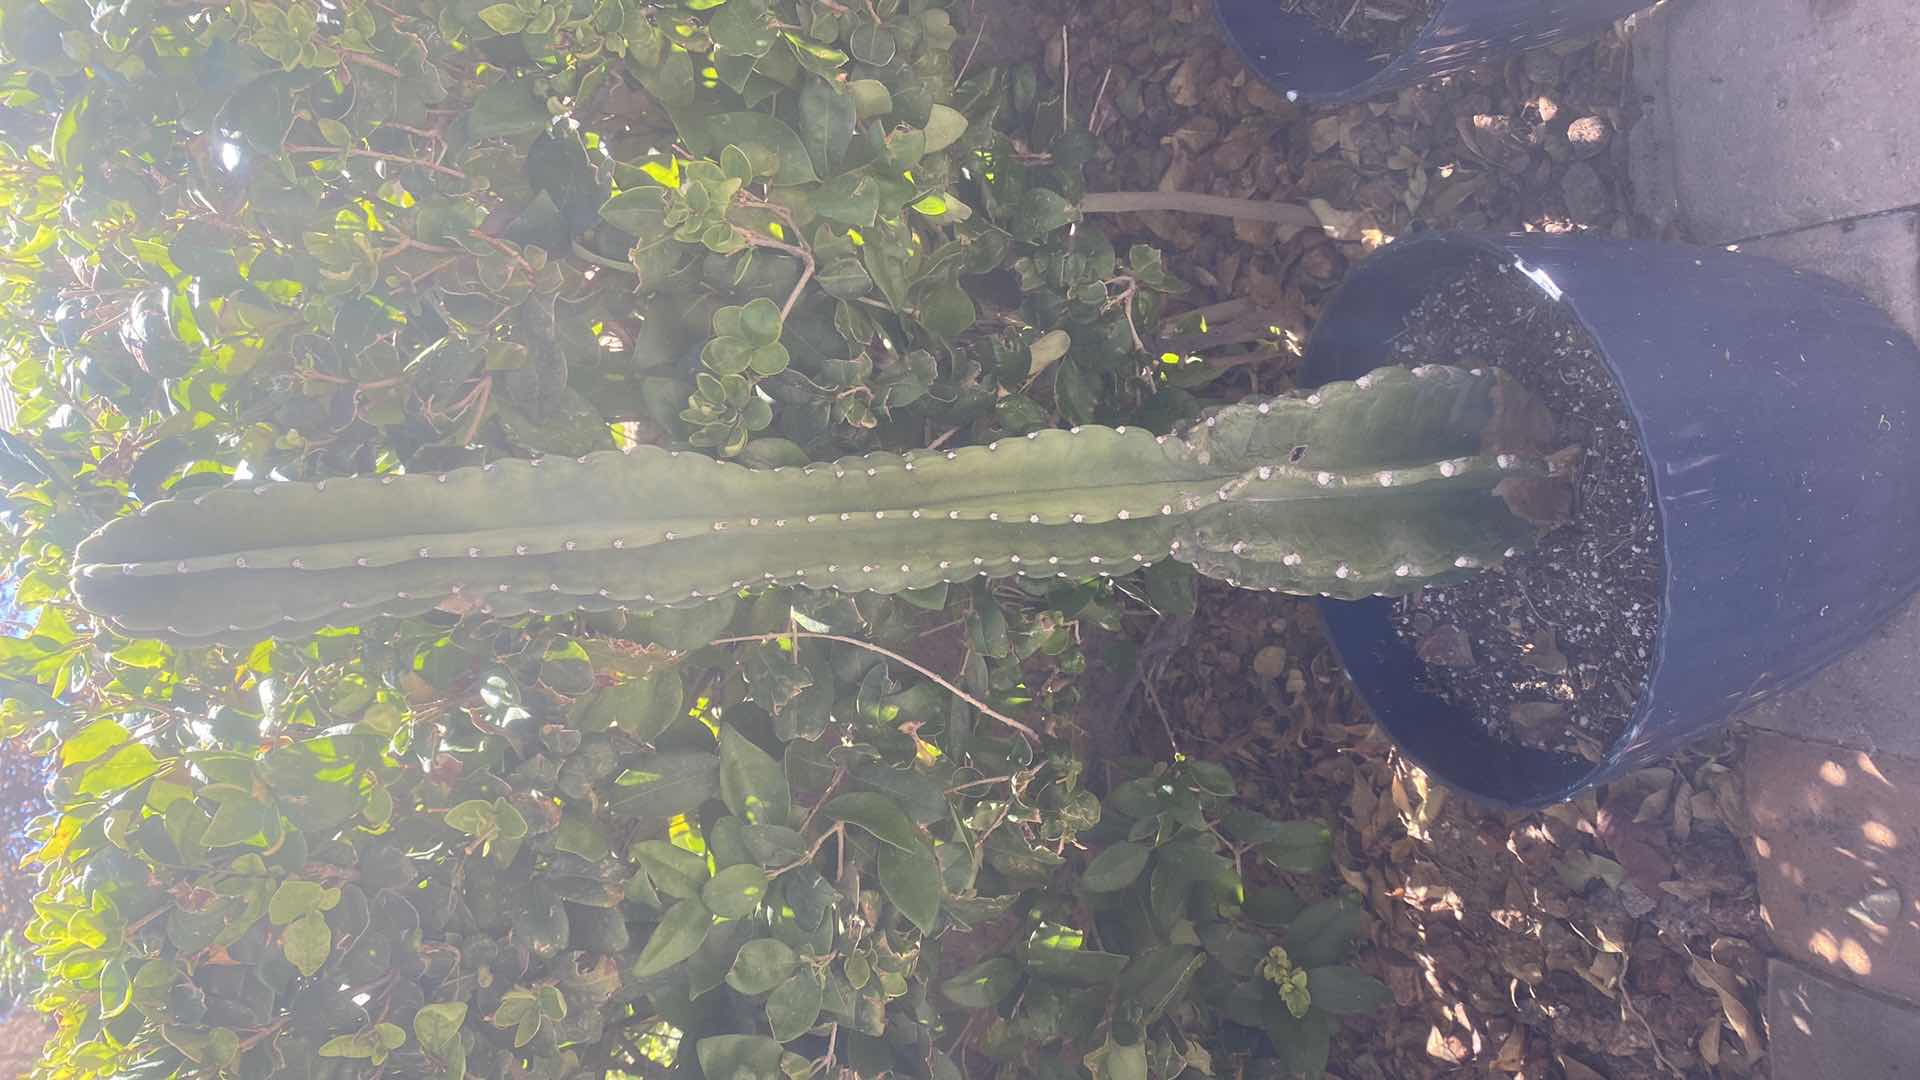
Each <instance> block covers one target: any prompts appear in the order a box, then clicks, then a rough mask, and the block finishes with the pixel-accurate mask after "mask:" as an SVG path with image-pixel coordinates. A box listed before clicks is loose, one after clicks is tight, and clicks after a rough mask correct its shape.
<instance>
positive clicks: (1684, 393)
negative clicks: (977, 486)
mask: <svg viewBox="0 0 1920 1080" xmlns="http://www.w3.org/2000/svg"><path fill="white" fill-rule="evenodd" d="M1488 255H1491V256H1493V257H1495V258H1496V259H1498V260H1499V261H1501V262H1502V263H1504V264H1506V265H1509V266H1511V267H1512V268H1513V272H1517V273H1523V274H1527V275H1528V276H1530V277H1531V278H1533V280H1534V281H1535V282H1536V283H1537V284H1538V285H1539V286H1540V288H1541V290H1542V291H1543V293H1544V295H1545V298H1546V302H1553V303H1564V304H1566V305H1568V306H1569V307H1570V308H1571V310H1572V312H1573V314H1574V316H1575V317H1576V318H1578V320H1579V321H1580V323H1581V324H1582V325H1583V326H1585V328H1586V330H1587V332H1588V333H1589V334H1590V335H1591V336H1592V338H1593V340H1594V342H1595V343H1596V344H1597V345H1598V347H1599V350H1600V351H1601V352H1602V353H1603V355H1604V356H1605V358H1606V362H1607V366H1608V367H1609V368H1610V369H1611V370H1612V372H1613V375H1614V378H1615V379H1616V380H1617V381H1618V383H1619V386H1620V388H1621V390H1622V392H1623V395H1624V397H1625V401H1626V407H1627V410H1628V412H1629V414H1630V415H1631V416H1632V418H1633V421H1634V423H1635V424H1636V426H1637V432H1638V435H1639V437H1640V441H1641V445H1642V446H1643V447H1644V448H1645V450H1646V454H1647V458H1648V460H1649V463H1650V464H1651V466H1652V477H1653V486H1654V504H1655V507H1656V510H1657V512H1658V513H1659V515H1660V523H1661V527H1662V535H1663V543H1664V547H1665V558H1666V581H1665V586H1664V610H1663V612H1662V623H1661V626H1660V630H1659V635H1658V637H1657V639H1656V641H1655V648H1654V656H1653V669H1652V674H1651V683H1650V685H1649V687H1648V689H1647V692H1646V693H1645V695H1644V696H1643V697H1642V698H1641V700H1640V703H1639V705H1638V707H1637V708H1636V710H1635V711H1634V714H1633V719H1632V722H1631V724H1630V726H1629V728H1628V730H1627V732H1626V733H1625V734H1624V735H1623V736H1622V737H1621V738H1620V740H1619V742H1617V743H1616V744H1615V745H1613V746H1612V747H1610V748H1609V749H1608V750H1607V754H1606V757H1605V760H1603V761H1602V762H1600V763H1599V764H1597V765H1596V764H1590V763H1587V762H1582V761H1570V760H1569V759H1567V758H1565V757H1562V756H1559V755H1555V754H1550V753H1546V752H1543V751H1537V750H1527V749H1523V748H1520V747H1516V746H1513V745H1510V744H1507V743H1503V742H1497V741H1495V740H1493V739H1492V738H1490V737H1489V736H1488V735H1487V734H1486V733H1485V731H1484V729H1483V728H1482V726H1481V725H1480V723H1479V722H1478V721H1476V720H1475V719H1474V718H1473V717H1471V716H1468V715H1466V714H1465V712H1464V711H1463V710H1461V709H1460V708H1458V707H1456V706H1452V705H1449V704H1448V703H1447V702H1444V701H1442V700H1440V699H1438V698H1436V697H1434V696H1433V695H1432V694H1430V693H1428V692H1427V691H1425V690H1424V689H1423V688H1422V686H1421V683H1420V678H1419V677H1420V673H1421V667H1422V665H1421V663H1420V661H1419V660H1417V659H1416V658H1415V656H1414V654H1413V649H1412V646H1411V645H1410V644H1409V643H1408V642H1406V641H1404V640H1402V639H1401V638H1400V637H1399V636H1397V635H1396V634H1395V633H1394V630H1393V628H1392V627H1391V626H1390V625H1389V623H1388V613H1389V611H1390V610H1391V605H1392V601H1389V600H1374V601H1365V602H1360V603H1340V602H1333V601H1328V602H1323V604H1322V605H1321V611H1322V614H1323V615H1324V616H1325V618H1326V621H1327V625H1328V629H1329V633H1330V635H1331V637H1332V640H1333V644H1334V647H1335V648H1336V649H1337V650H1338V652H1339V654H1340V658H1341V660H1342V661H1343V663H1344V664H1345V666H1346V669H1347V672H1348V674H1349V675H1351V676H1352V678H1353V680H1354V683H1355V685H1356V686H1357V687H1358V688H1359V690H1360V693H1361V696H1362V697H1363V698H1365V700H1366V701H1367V703H1368V705H1369V706H1371V708H1372V710H1373V714H1374V716H1375V718H1377V719H1378V720H1379V721H1380V723H1381V724H1382V725H1383V726H1385V727H1386V729H1387V731H1388V732H1389V733H1390V734H1391V735H1392V736H1393V738H1394V739H1395V740H1396V741H1397V742H1398V743H1399V744H1400V746H1401V748H1402V749H1403V750H1405V751H1406V753H1407V754H1408V755H1409V756H1410V757H1412V758H1413V759H1414V760H1416V761H1418V762H1419V763H1420V764H1421V765H1423V766H1424V767H1426V768H1427V769H1428V770H1429V771H1430V772H1431V773H1433V774H1434V775H1436V776H1438V777H1439V778H1441V779H1443V780H1445V781H1446V782H1448V783H1449V784H1452V785H1454V786H1455V787H1458V788H1461V789H1463V790H1465V791H1467V792H1469V793H1471V794H1473V795H1476V796H1479V797H1481V798H1483V799H1486V800H1489V801H1492V802H1497V803H1502V804H1507V805H1513V806H1540V805H1545V804H1548V803H1552V802H1559V801H1562V800H1564V799H1566V798H1569V797H1571V796H1572V795H1573V794H1575V793H1577V792H1579V791H1581V790H1582V789H1584V788H1586V787H1589V786H1591V785H1594V784H1599V783H1603V782H1605V781H1607V780H1609V779H1611V778H1613V777H1616V776H1619V775H1621V774H1622V773H1625V772H1628V771H1631V770H1633V769H1636V768H1640V767H1642V766H1644V765H1646V764H1647V763H1648V762H1650V761H1652V760H1654V759H1656V758H1660V757H1662V756H1664V755H1666V754H1668V753H1671V752H1672V751H1674V750H1677V749H1679V748H1680V747H1681V746H1683V745H1685V744H1686V743H1687V742H1689V741H1690V740H1692V739H1695V738H1697V737H1699V736H1701V735H1704V734H1707V733H1708V732H1711V731H1714V730H1716V729H1718V728H1719V727H1721V726H1722V725H1724V724H1725V723H1726V721H1727V718H1728V717H1729V715H1730V714H1732V713H1733V712H1734V711H1735V710H1737V709H1740V708H1742V707H1743V706H1746V705H1748V704H1751V703H1753V702H1755V701H1758V700H1760V699H1762V698H1764V697H1766V696H1768V695H1770V694H1772V693H1774V692H1776V691H1779V690H1781V689H1783V688H1785V687H1787V686H1789V685H1791V684H1792V683H1794V682H1796V681H1798V680H1799V679H1800V678H1802V677H1804V676H1806V675H1808V674H1811V673H1812V672H1813V671H1815V670H1816V669H1818V668H1819V667H1821V666H1822V665H1823V664H1825V663H1827V662H1828V661H1830V660H1832V659H1834V658H1835V657H1837V656H1838V655H1839V654H1841V653H1842V652H1844V651H1846V650H1847V649H1848V648H1850V647H1851V646H1853V645H1854V644H1856V643H1858V642H1859V641H1860V640H1861V639H1862V638H1863V637H1865V636H1866V635H1867V633H1868V632H1869V631H1871V630H1872V629H1873V628H1874V627H1875V626H1876V625H1878V624H1879V623H1880V622H1882V621H1883V620H1884V619H1885V618H1886V617H1887V616H1888V615H1890V614H1892V613H1893V611H1895V610H1896V609H1898V608H1899V607H1900V606H1901V605H1902V603H1903V602H1904V601H1905V600H1906V599H1907V598H1908V597H1909V596H1910V595H1911V594H1912V593H1913V592H1914V591H1915V589H1916V587H1920V350H1916V349H1915V348H1914V344H1913V342H1912V341H1911V340H1909V339H1908V338H1907V336H1906V335H1905V334H1903V333H1901V332H1900V331H1899V330H1898V329H1897V328H1895V327H1894V326H1893V324H1892V323H1890V322H1889V321H1888V320H1887V317H1886V316H1885V315H1884V314H1882V313H1881V312H1880V310H1879V309H1877V308H1875V307H1874V306H1873V305H1872V304H1870V303H1868V302H1867V301H1866V300H1864V299H1863V298H1861V297H1860V296H1859V294H1857V293H1855V292H1853V291H1852V290H1851V289H1849V288H1847V287H1845V286H1843V285H1841V284H1840V283H1838V282H1836V281H1833V280H1832V279H1830V278H1826V277H1823V276H1821V275H1818V274H1810V273H1805V272H1802V271H1797V270H1793V269H1790V268H1788V267H1785V266H1782V265H1780V264H1779V263H1775V262H1771V261H1769V260H1766V259H1759V258H1754V257H1751V256H1745V255H1736V254H1732V253H1729V252H1726V251H1719V250H1713V249H1707V248H1693V247H1682V246H1677V245H1666V244H1654V243H1644V242H1622V241H1614V240H1599V239H1588V238H1575V237H1540V236H1524V237H1493V236H1475V235H1467V234H1458V233H1452V234H1448V233H1429V234H1425V235H1420V236H1415V237H1412V238H1410V239H1406V240H1402V241H1400V242H1398V243H1395V244H1392V245H1389V246H1388V247H1386V248H1384V249H1382V250H1381V251H1380V252H1378V253H1377V254H1375V255H1373V256H1372V257H1370V258H1368V259H1367V260H1366V261H1365V262H1363V263H1361V264H1360V265H1359V266H1358V267H1357V268H1356V269H1355V271H1354V272H1353V274H1352V275H1351V276H1350V277H1349V278H1348V280H1347V282H1346V284H1345V285H1344V286H1342V287H1341V289H1340V291H1339V293H1338V294H1336V295H1335V297H1334V298H1333V299H1332V301H1331V302H1330V303H1329V304H1328V306H1327V309H1326V311H1325V312H1324V313H1323V314H1322V316H1321V319H1320V322H1319V325H1318V326H1316V327H1315V328H1314V332H1313V335H1312V337H1311V339H1310V340H1309V341H1308V344H1307V356H1306V364H1305V370H1304V373H1303V374H1304V377H1303V379H1302V382H1303V383H1305V384H1307V385H1313V384H1317V383H1320V382H1324V381H1327V380H1330V379H1337V378H1351V377H1353V376H1355V375H1358V374H1361V373H1364V372H1365V371H1367V370H1369V369H1371V368H1374V367H1377V366H1379V365H1380V364H1381V363H1383V362H1387V361H1386V359H1385V358H1386V356H1387V349H1388V341H1389V339H1390V338H1391V337H1392V336H1393V335H1394V334H1395V333H1396V332H1397V331H1398V330H1399V328H1400V327H1401V325H1402V324H1403V322H1404V320H1405V318H1406V316H1407V314H1408V313H1409V312H1410V311H1411V310H1412V309H1413V308H1414V306H1415V305H1417V304H1418V303H1419V302H1420V300H1421V298H1422V297H1423V296H1424V295H1426V293H1427V292H1428V291H1429V290H1430V289H1431V288H1432V286H1433V285H1435V284H1437V282H1438V280H1439V279H1442V278H1444V277H1447V276H1451V275H1457V274H1458V273H1460V272H1461V271H1462V270H1463V269H1465V268H1466V267H1467V266H1468V265H1470V264H1471V263H1472V261H1473V260H1475V259H1476V258H1477V257H1484V256H1488Z"/></svg>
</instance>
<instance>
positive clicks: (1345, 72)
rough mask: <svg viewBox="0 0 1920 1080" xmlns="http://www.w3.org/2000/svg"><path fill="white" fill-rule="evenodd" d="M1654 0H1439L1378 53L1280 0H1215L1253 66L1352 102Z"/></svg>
mask: <svg viewBox="0 0 1920 1080" xmlns="http://www.w3.org/2000/svg"><path fill="white" fill-rule="evenodd" d="M1648 6H1651V0H1439V2H1438V4H1437V5H1436V7H1435V11H1434V14H1433V19H1432V21H1431V22H1429V23H1428V24H1427V27H1426V29H1424V30H1422V31H1421V32H1420V36H1419V37H1417V38H1415V39H1414V41H1413V44H1411V45H1409V46H1407V50H1406V51H1405V52H1403V53H1401V54H1400V55H1398V56H1391V57H1389V56H1378V57H1376V56H1370V55H1368V52H1367V50H1366V49H1365V48H1364V47H1362V46H1360V45H1359V44H1356V43H1354V42H1348V41H1341V40H1340V39H1338V38H1336V37H1334V36H1333V35H1331V34H1328V33H1326V32H1325V31H1323V30H1321V29H1320V28H1319V27H1318V26H1316V25H1315V24H1314V22H1313V20H1312V19H1310V18H1308V17H1307V16H1305V15H1291V14H1288V13H1286V12H1285V11H1282V10H1281V9H1280V3H1279V0H1215V5H1214V7H1215V9H1216V11H1217V12H1218V14H1219V18H1220V25H1221V27H1222V29H1224V30H1225V31H1226V33H1227V37H1228V38H1230V39H1231V40H1232V41H1233V43H1234V45H1235V46H1237V47H1238V48H1239V50H1240V55H1241V56H1242V57H1244V58H1245V60H1246V64H1247V69H1248V70H1250V71H1252V72H1253V73H1254V74H1255V75H1258V76H1259V77H1260V78H1262V79H1264V80H1265V81H1266V83H1267V85H1269V86H1271V87H1273V88H1274V89H1275V90H1277V91H1279V92H1280V93H1283V94H1285V95H1287V99H1288V100H1289V101H1297V102H1300V103H1301V104H1303V105H1345V104H1347V103H1349V102H1354V101H1364V100H1366V99H1368V98H1372V97H1378V96H1380V95H1381V94H1384V93H1387V92H1389V91H1392V90H1398V89H1400V88H1401V87H1404V86H1412V85H1414V84H1415V83H1420V82H1425V81H1427V80H1428V79H1432V78H1436V77H1438V76H1441V75H1445V74H1447V73H1449V72H1453V71H1459V70H1461V69H1462V68H1466V67H1471V66H1472V65H1474V64H1478V63H1481V62H1482V61H1485V60H1489V59H1492V58H1494V57H1497V56H1503V55H1506V54H1508V53H1514V52H1519V51H1521V50H1523V49H1534V48H1539V47H1540V46H1542V45H1550V44H1552V43H1553V42H1555V41H1559V40H1561V39H1562V38H1570V37H1580V36H1583V35H1587V34H1592V33H1596V32H1598V31H1600V30H1603V29H1605V28H1606V27H1607V26H1609V25H1611V24H1612V23H1613V22H1614V21H1615V20H1617V19H1622V18H1625V17H1626V16H1628V15H1630V14H1632V13H1633V12H1635V11H1638V10H1639V9H1641V8H1644V7H1648Z"/></svg>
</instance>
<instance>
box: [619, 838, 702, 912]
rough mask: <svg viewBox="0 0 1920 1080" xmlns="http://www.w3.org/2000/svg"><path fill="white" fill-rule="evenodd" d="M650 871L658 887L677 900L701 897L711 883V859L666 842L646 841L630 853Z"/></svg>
mask: <svg viewBox="0 0 1920 1080" xmlns="http://www.w3.org/2000/svg"><path fill="white" fill-rule="evenodd" d="M628 854H629V855H630V856H631V857H632V859H633V861H634V862H637V863H639V864H640V866H641V868H642V869H644V870H646V872H647V876H648V877H650V878H652V879H653V884H654V887H655V888H657V889H659V890H660V891H661V892H663V893H666V894H667V895H668V896H671V897H673V898H675V899H677V900H685V899H687V898H689V897H693V896H698V895H700V890H701V889H702V888H703V887H705V885H706V883H707V860H706V857H705V856H704V855H696V854H695V853H693V852H691V851H687V850H685V849H684V848H677V847H674V846H673V845H672V844H669V843H667V842H666V841H665V840H642V841H641V842H639V843H637V844H635V845H633V850H632V851H630V852H629V853H628Z"/></svg>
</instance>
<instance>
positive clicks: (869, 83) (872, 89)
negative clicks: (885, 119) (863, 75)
mask: <svg viewBox="0 0 1920 1080" xmlns="http://www.w3.org/2000/svg"><path fill="white" fill-rule="evenodd" d="M847 96H848V97H850V98H852V99H853V107H854V118H855V119H856V120H858V121H860V122H862V123H864V122H865V121H868V120H871V119H873V118H874V117H876V116H885V115H887V114H888V113H890V112H892V111H893V94H892V93H890V92H889V91H888V90H887V84H886V83H883V82H881V81H880V80H879V79H855V80H853V81H852V82H850V83H848V84H847Z"/></svg>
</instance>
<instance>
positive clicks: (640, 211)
mask: <svg viewBox="0 0 1920 1080" xmlns="http://www.w3.org/2000/svg"><path fill="white" fill-rule="evenodd" d="M666 212H667V189H665V188H662V187H656V186H654V185H652V184H647V183H644V182H643V183H642V186H639V187H631V188H628V189H626V190H625V191H622V192H621V193H620V194H618V195H615V196H614V197H613V198H611V199H608V200H607V202H606V205H604V206H602V207H601V208H600V219H601V220H602V221H605V222H606V223H607V224H609V225H611V226H613V227H614V228H616V229H619V230H620V231H621V232H624V233H631V234H632V235H634V236H638V237H641V238H643V239H645V238H651V237H657V236H659V235H661V234H662V233H664V232H665V231H666V227H667V226H666Z"/></svg>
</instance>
